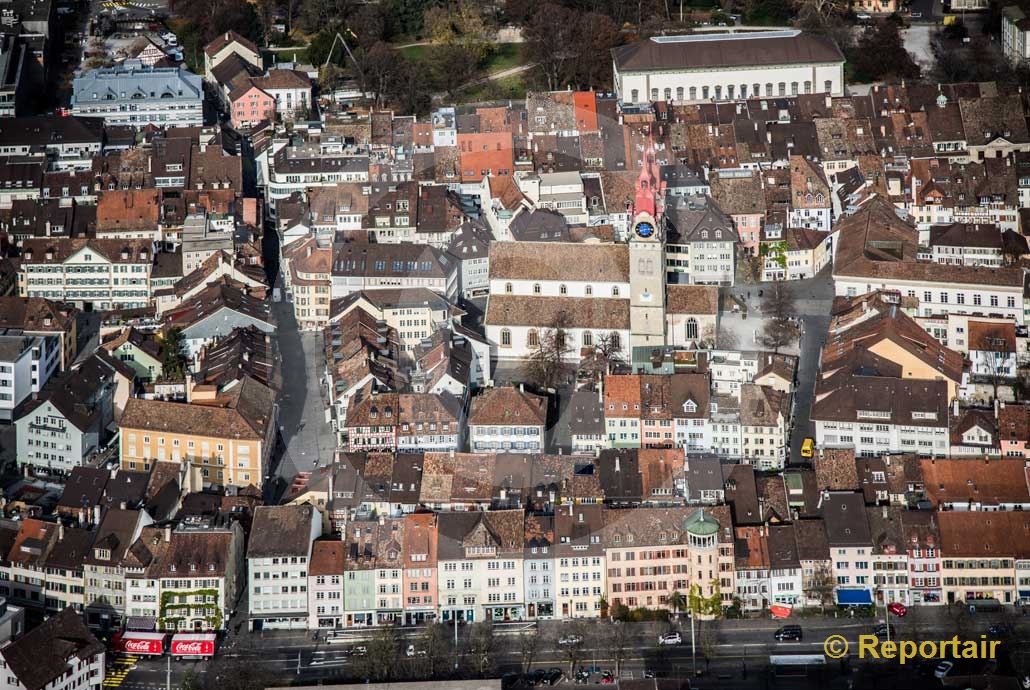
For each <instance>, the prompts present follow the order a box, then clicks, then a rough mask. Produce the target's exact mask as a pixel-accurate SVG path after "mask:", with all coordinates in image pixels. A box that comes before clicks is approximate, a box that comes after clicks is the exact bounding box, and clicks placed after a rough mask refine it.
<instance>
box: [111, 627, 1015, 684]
mask: <svg viewBox="0 0 1030 690" xmlns="http://www.w3.org/2000/svg"><path fill="white" fill-rule="evenodd" d="M910 611H912V613H910V615H909V616H908V617H907V618H905V619H899V618H892V619H891V623H892V624H893V625H894V626H895V628H896V629H897V631H898V635H899V637H900V638H901V639H918V640H938V639H950V638H951V637H952V636H953V635H955V634H956V633H955V628H956V626H957V622H956V619H955V618H953V617H952V615H951V613H953V611H952V612H949V610H948V608H947V607H934V608H920V609H918V610H916V609H910ZM1003 619H1007V620H1008V621H1009V622H1010V623H1011V624H1012V625H1013V626H1014V629H1015V630H1014V635H1013V639H1016V640H1025V639H1026V638H1027V633H1028V632H1030V621H1026V619H1024V618H1017V617H1015V616H1013V615H1011V614H988V615H983V614H980V615H977V616H976V618H975V620H972V621H971V622H970V624H969V630H968V633H967V635H968V637H970V638H975V637H977V636H978V635H979V634H981V633H983V632H985V631H986V630H987V628H988V627H989V626H990V625H992V624H993V623H996V622H999V621H1000V620H1003ZM787 622H788V621H782V620H769V619H760V620H756V619H748V620H721V621H712V622H701V623H699V624H698V626H697V627H696V628H695V630H694V639H695V654H694V655H693V657H692V654H691V644H690V641H691V636H690V624H689V620H688V619H687V618H685V617H684V618H682V619H681V620H679V621H674V622H671V623H664V622H660V623H621V624H613V623H608V622H597V621H594V622H586V621H582V622H580V624H579V627H576V626H577V624H576V623H570V622H561V621H542V622H540V623H539V624H537V626H536V628H534V627H533V625H532V624H526V623H510V624H499V625H496V626H495V627H494V635H493V640H494V642H493V647H492V652H491V659H492V662H493V666H494V669H495V675H500V674H502V673H505V672H512V671H515V672H523V671H524V670H525V669H524V663H523V659H524V657H523V646H522V643H521V637H520V636H521V635H522V634H535V635H538V636H540V638H541V640H540V642H539V643H538V644H537V649H536V651H535V653H534V654H533V657H532V663H531V668H561V669H562V670H563V672H564V673H566V674H567V673H568V667H569V662H570V660H571V658H572V657H573V656H574V657H575V658H576V659H577V662H576V665H577V667H578V666H585V667H596V668H597V669H598V673H595V674H594V675H593V677H592V678H593V680H595V681H597V680H598V679H599V671H600V670H613V669H614V666H615V661H614V658H613V654H619V655H621V656H622V657H623V667H622V677H623V678H643V677H644V673H645V671H649V672H654V673H655V674H656V675H658V676H680V677H688V676H690V675H691V673H692V668H696V669H697V670H699V671H702V672H703V673H704V675H702V677H701V678H700V679H699V680H698V681H697V682H696V683H695V684H694V686H695V687H706V686H708V687H713V686H715V685H717V684H718V683H720V682H722V683H725V682H727V681H728V680H732V681H733V682H734V687H756V688H765V687H768V686H766V685H763V684H762V679H763V678H765V677H766V673H765V671H766V668H767V667H768V664H769V657H770V655H777V654H780V655H782V654H822V653H823V643H824V641H825V640H826V638H827V637H828V636H830V635H832V634H839V635H843V636H844V638H845V639H846V640H847V641H848V643H849V645H850V647H851V650H852V654H851V657H850V660H849V663H845V664H836V663H833V664H830V665H829V666H828V667H827V668H828V669H832V671H833V673H835V674H836V673H840V672H842V671H843V670H844V669H845V668H847V669H848V670H849V673H848V675H849V676H850V675H851V672H856V671H863V670H864V671H863V672H865V673H866V681H867V682H866V683H865V684H863V683H856V684H855V685H854V687H878V686H877V685H876V684H875V683H874V682H873V681H871V680H869V678H870V677H874V678H875V677H879V676H877V675H876V673H880V672H885V671H888V670H889V671H892V672H898V671H899V669H898V668H897V667H894V668H893V669H892V668H891V667H890V665H889V664H886V663H884V664H882V665H881V666H882V667H881V668H876V667H877V664H878V662H875V661H873V662H869V661H868V660H865V661H861V662H860V660H859V659H858V658H857V657H856V655H855V654H854V650H855V649H856V647H857V644H858V638H859V635H868V634H871V633H872V631H873V628H874V626H875V625H876V624H877V623H878V622H882V618H878V619H870V618H865V619H857V618H850V617H847V618H834V617H832V615H828V616H827V617H825V618H820V617H816V618H792V619H791V620H790V621H789V622H790V623H795V624H798V625H800V626H801V627H802V629H803V631H804V637H803V640H802V641H800V642H777V641H775V640H774V639H773V633H774V632H775V630H776V629H777V628H779V627H780V626H781V625H783V624H784V623H787ZM583 623H586V625H583ZM616 625H619V626H624V628H623V629H624V631H625V632H620V634H622V635H623V637H621V644H622V651H621V652H619V651H617V650H618V645H619V644H620V643H618V642H614V641H613V640H615V639H616V638H617V637H618V635H616V634H615V633H616V628H615V626H616ZM574 628H575V629H576V631H577V633H580V634H583V635H584V640H583V643H582V646H581V647H580V648H579V649H578V653H577V652H571V653H570V651H569V650H568V648H567V647H564V646H562V645H560V644H558V643H557V641H558V639H559V638H560V637H563V636H565V635H568V634H569V632H570V631H571V630H573V629H574ZM470 629H471V628H470V627H469V626H461V627H459V628H458V636H459V649H462V648H464V646H465V643H466V640H467V638H468V635H469V631H470ZM534 630H535V632H534ZM670 630H679V631H680V632H681V634H682V636H683V644H681V645H674V646H666V647H660V646H658V645H657V639H658V636H659V635H660V634H662V633H665V632H668V631H670ZM397 632H398V655H397V663H398V675H399V676H400V677H404V676H405V674H407V673H409V672H411V673H414V670H413V669H409V668H408V666H409V665H411V664H413V663H415V659H412V658H408V657H406V655H405V653H404V650H406V649H407V646H408V645H409V644H414V645H415V646H416V648H417V647H418V644H419V639H420V636H421V635H422V634H423V630H422V629H420V628H414V627H412V628H400V629H398V630H397ZM448 633H449V630H448ZM375 634H376V631H375V629H351V630H341V631H338V632H337V635H336V636H335V637H333V638H331V641H329V642H327V641H326V640H325V636H324V635H322V636H320V637H319V640H318V641H317V642H315V641H313V640H312V639H311V633H310V632H309V631H263V632H259V633H250V634H248V633H245V632H244V633H242V634H241V635H240V636H236V638H235V640H236V641H235V642H234V643H232V645H231V646H228V647H223V648H222V649H220V650H219V656H218V658H217V659H216V661H215V662H185V663H184V662H175V663H173V664H172V666H171V669H172V676H171V680H172V687H178V685H179V683H180V682H181V680H182V677H183V675H184V674H185V673H186V672H187V670H190V671H192V672H193V673H195V674H201V673H207V672H211V671H217V668H215V667H217V666H218V665H219V664H222V663H225V664H230V665H231V664H232V663H240V664H244V665H246V666H250V667H255V668H257V669H259V670H260V671H261V673H262V674H264V673H266V672H267V673H268V674H269V675H271V676H277V677H280V678H282V677H288V679H289V680H296V681H297V682H300V683H318V682H320V681H322V682H324V681H329V680H341V679H351V680H360V678H357V677H356V676H355V673H356V671H355V665H356V662H355V658H354V657H353V656H352V655H351V650H352V649H353V648H354V647H355V646H357V645H367V644H368V641H369V640H370V639H372V638H373V636H374V635H375ZM446 637H447V639H448V641H449V640H450V639H451V638H450V634H448V635H447V636H446ZM448 654H453V648H450V651H449V652H448ZM706 655H707V657H708V658H707V659H706ZM459 664H460V667H461V668H465V665H464V664H463V663H461V658H460V657H459ZM166 667H167V660H166V659H164V658H160V659H139V660H137V661H136V662H135V664H134V668H133V670H131V671H128V673H126V674H125V675H124V676H120V677H118V679H117V680H116V681H114V682H112V683H111V685H109V687H119V688H122V690H158V689H159V688H163V687H164V684H165V680H166V677H165V676H166ZM230 667H231V666H230ZM916 670H917V669H916V666H915V665H913V666H911V667H910V668H908V669H900V671H901V672H902V673H904V674H906V675H907V676H908V677H909V680H910V681H914V680H916V679H915V678H914V674H915V672H916ZM870 671H875V672H876V673H872V674H870V673H869V672H870ZM924 680H929V681H933V680H934V679H933V678H932V677H931V678H929V679H924ZM564 684H570V685H571V682H570V681H568V680H565V681H564ZM916 686H917V684H916V683H914V682H912V683H905V684H901V685H898V684H894V685H887V686H884V687H916ZM931 687H933V686H932V685H931ZM936 687H939V685H937V686H936Z"/></svg>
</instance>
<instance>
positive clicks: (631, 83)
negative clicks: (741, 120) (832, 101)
mask: <svg viewBox="0 0 1030 690" xmlns="http://www.w3.org/2000/svg"><path fill="white" fill-rule="evenodd" d="M612 60H613V63H614V65H613V72H614V75H615V91H616V93H617V94H618V95H619V100H620V101H621V102H622V103H623V104H633V103H648V102H651V101H678V102H682V101H700V100H717V101H718V100H735V99H744V98H757V97H774V96H795V95H798V94H808V93H826V94H830V95H832V96H842V95H843V94H844V55H843V53H841V51H840V49H839V48H838V47H837V45H836V44H835V43H834V42H833V40H832V39H830V38H828V37H826V36H817V35H815V34H809V33H805V32H803V31H798V30H796V29H791V30H786V31H756V32H749V33H733V34H692V35H687V36H654V37H652V38H650V39H648V40H646V41H635V42H633V43H630V44H627V45H624V46H619V47H617V48H613V49H612Z"/></svg>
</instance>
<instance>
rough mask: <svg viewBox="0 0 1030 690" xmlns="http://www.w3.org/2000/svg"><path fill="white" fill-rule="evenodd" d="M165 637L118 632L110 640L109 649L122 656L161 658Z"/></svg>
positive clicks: (147, 633)
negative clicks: (122, 654)
mask: <svg viewBox="0 0 1030 690" xmlns="http://www.w3.org/2000/svg"><path fill="white" fill-rule="evenodd" d="M165 637H167V636H166V635H165V634H164V633H156V632H134V631H128V632H119V633H115V635H114V637H112V638H111V647H112V648H113V649H114V651H116V652H122V653H124V654H139V655H142V656H161V655H162V654H164V653H165Z"/></svg>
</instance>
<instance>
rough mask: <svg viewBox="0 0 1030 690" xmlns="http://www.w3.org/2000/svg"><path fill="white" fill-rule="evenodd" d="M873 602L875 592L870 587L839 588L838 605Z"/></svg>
mask: <svg viewBox="0 0 1030 690" xmlns="http://www.w3.org/2000/svg"><path fill="white" fill-rule="evenodd" d="M872 603H873V593H872V592H871V591H869V590H868V589H838V590H837V605H838V606H868V605H869V604H872Z"/></svg>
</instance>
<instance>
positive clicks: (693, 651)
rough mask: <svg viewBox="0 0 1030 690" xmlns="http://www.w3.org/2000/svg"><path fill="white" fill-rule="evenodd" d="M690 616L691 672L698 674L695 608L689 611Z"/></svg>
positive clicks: (694, 674)
mask: <svg viewBox="0 0 1030 690" xmlns="http://www.w3.org/2000/svg"><path fill="white" fill-rule="evenodd" d="M687 617H689V618H690V673H691V675H693V676H697V645H696V644H695V642H694V609H691V610H690V611H688V612H687Z"/></svg>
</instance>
